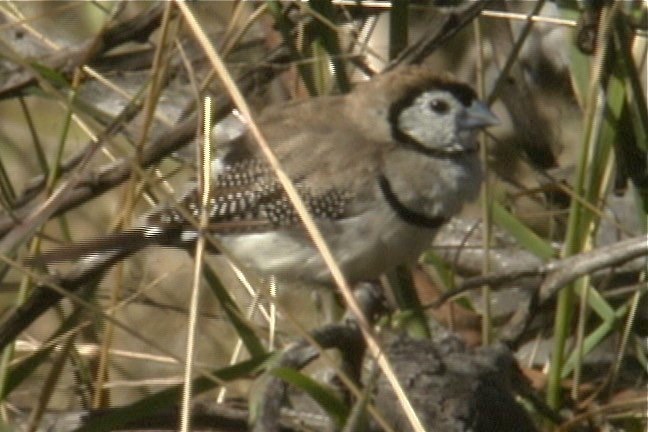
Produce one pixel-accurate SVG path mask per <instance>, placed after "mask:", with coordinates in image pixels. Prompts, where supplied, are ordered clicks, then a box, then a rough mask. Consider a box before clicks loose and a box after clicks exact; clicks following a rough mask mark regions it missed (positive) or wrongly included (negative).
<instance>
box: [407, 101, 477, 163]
mask: <svg viewBox="0 0 648 432" xmlns="http://www.w3.org/2000/svg"><path fill="white" fill-rule="evenodd" d="M464 111H465V107H464V106H463V105H462V104H461V102H459V100H458V99H457V98H456V97H454V96H453V95H452V93H450V92H449V91H446V90H431V91H428V92H425V93H423V94H421V95H419V96H418V97H417V98H416V99H414V101H413V102H412V104H411V105H410V106H409V107H407V108H405V109H403V110H402V111H401V113H400V115H399V116H398V128H399V130H400V131H401V132H402V133H404V134H406V135H407V136H409V137H410V138H412V139H413V140H414V141H416V142H417V143H418V144H420V145H422V146H424V147H427V148H431V149H439V150H450V151H455V150H454V149H456V148H460V149H461V148H462V147H463V146H464V144H466V143H463V142H461V141H460V139H458V138H459V135H458V134H457V120H458V118H459V117H460V116H461V115H462V113H463V112H464Z"/></svg>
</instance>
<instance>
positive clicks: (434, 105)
mask: <svg viewBox="0 0 648 432" xmlns="http://www.w3.org/2000/svg"><path fill="white" fill-rule="evenodd" d="M430 109H431V110H432V111H434V112H435V113H437V114H445V113H447V112H448V111H449V110H450V105H448V102H446V101H444V100H443V99H432V101H430Z"/></svg>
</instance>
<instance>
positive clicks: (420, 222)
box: [378, 175, 448, 229]
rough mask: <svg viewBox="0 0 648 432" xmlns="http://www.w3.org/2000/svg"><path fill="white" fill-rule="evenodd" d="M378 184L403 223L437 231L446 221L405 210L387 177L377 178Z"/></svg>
mask: <svg viewBox="0 0 648 432" xmlns="http://www.w3.org/2000/svg"><path fill="white" fill-rule="evenodd" d="M378 184H379V185H380V190H381V191H382V193H383V195H384V196H385V199H386V200H387V202H388V203H389V205H390V206H391V208H392V209H394V211H395V212H396V213H397V214H398V216H400V218H401V219H403V220H404V221H405V222H407V223H409V224H411V225H416V226H420V227H424V228H430V229H437V228H439V227H441V225H443V224H444V223H446V222H447V221H448V219H447V218H445V217H442V216H437V217H429V216H426V215H424V214H421V213H419V212H416V211H414V210H411V209H409V208H407V206H405V204H403V203H402V202H401V201H400V200H399V199H398V197H397V196H396V194H395V193H394V191H393V189H392V187H391V184H390V183H389V180H387V177H385V176H384V175H380V176H379V177H378Z"/></svg>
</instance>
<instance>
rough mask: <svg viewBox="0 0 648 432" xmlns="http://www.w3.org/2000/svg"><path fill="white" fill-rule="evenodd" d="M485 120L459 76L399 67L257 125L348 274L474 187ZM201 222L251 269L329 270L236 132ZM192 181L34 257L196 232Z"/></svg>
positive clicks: (375, 263) (388, 251) (402, 247)
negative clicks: (118, 226) (140, 213)
mask: <svg viewBox="0 0 648 432" xmlns="http://www.w3.org/2000/svg"><path fill="white" fill-rule="evenodd" d="M496 122H497V119H496V118H495V116H494V115H493V114H492V113H491V112H490V111H489V110H488V108H487V107H486V106H485V105H483V104H482V103H481V102H479V101H478V100H477V98H476V95H475V92H474V91H473V90H472V89H471V88H470V87H469V86H467V85H465V84H463V83H459V82H457V81H455V80H454V79H452V78H451V77H448V76H439V75H435V74H433V73H432V72H431V71H430V70H429V69H428V68H425V67H422V66H408V67H402V68H400V69H396V70H394V71H392V72H389V73H386V74H383V75H381V76H378V77H376V78H374V79H373V80H371V81H369V82H367V83H364V84H361V85H358V86H357V87H356V89H355V90H354V91H353V92H351V93H349V94H346V95H337V96H323V97H317V98H313V99H310V100H307V101H303V102H293V103H288V104H285V105H282V106H276V107H271V108H270V109H269V111H268V112H266V113H265V114H263V115H262V116H260V118H259V119H258V124H259V126H260V128H261V131H262V133H263V134H264V136H265V138H266V139H267V141H268V143H269V145H270V146H271V147H272V149H273V151H274V152H275V154H276V155H277V157H278V158H279V160H280V162H281V163H282V166H283V168H284V169H285V171H286V173H287V174H288V175H289V176H290V177H291V179H292V181H293V182H294V183H295V185H296V187H297V190H298V191H299V193H300V195H301V197H302V199H303V200H304V202H305V204H306V207H307V209H308V210H309V211H310V212H311V214H312V215H313V216H314V218H315V220H316V221H317V223H318V226H319V228H320V229H321V231H322V234H323V235H324V237H325V239H326V240H327V242H328V244H329V246H330V247H331V250H332V252H333V255H334V256H335V258H336V259H337V262H338V263H339V265H340V266H341V268H342V270H343V272H344V273H345V275H346V276H347V278H348V279H349V280H351V281H358V280H363V279H371V278H376V277H377V276H379V275H380V274H382V273H383V272H385V271H387V270H389V269H390V268H392V267H393V266H395V265H398V264H402V263H405V262H407V261H411V260H413V259H415V258H416V257H417V256H418V255H419V254H420V253H421V252H422V251H423V250H424V249H425V248H426V247H428V246H429V244H430V241H431V239H432V237H433V235H434V233H435V231H436V229H437V228H439V226H440V225H442V224H443V223H444V222H445V221H447V220H448V219H449V218H450V217H452V216H453V215H455V214H456V213H457V212H458V211H459V209H460V208H461V206H462V204H463V203H464V202H465V201H468V200H471V199H474V198H475V197H476V195H477V193H478V190H479V185H480V183H481V178H482V173H481V169H480V164H479V160H478V156H477V149H478V146H477V141H476V132H477V131H478V130H479V129H481V128H483V127H486V126H490V125H493V124H495V123H496ZM216 165H217V166H218V169H217V170H216V176H215V179H214V184H213V187H212V190H213V191H214V192H213V196H211V197H210V200H209V208H208V212H209V215H210V231H211V232H212V233H214V234H215V235H217V236H218V238H219V240H220V242H221V243H222V244H223V245H224V246H225V247H226V248H227V249H228V250H229V251H230V252H231V253H232V254H233V255H234V256H236V257H237V258H238V259H239V261H240V262H242V263H243V264H245V265H248V266H250V267H253V268H255V269H257V270H259V271H260V272H261V273H262V274H268V275H270V274H272V275H276V276H279V277H289V278H299V279H306V280H314V281H318V282H327V281H328V280H329V272H328V269H327V267H326V265H325V264H324V262H323V260H322V258H321V257H320V255H319V253H318V252H317V250H316V248H315V246H314V245H313V244H312V242H311V240H310V238H309V237H308V235H307V233H306V232H305V230H304V228H303V226H302V225H301V223H300V221H299V218H298V216H297V213H296V211H295V210H294V208H293V206H292V204H291V203H290V201H289V200H288V198H287V195H286V193H285V191H284V190H283V188H282V187H281V185H280V184H279V181H278V179H277V178H276V176H275V175H274V173H273V171H272V169H271V168H270V167H269V166H268V165H267V163H266V162H265V160H264V158H263V156H262V155H261V154H260V152H259V151H258V150H257V145H256V143H255V142H253V139H252V137H251V136H248V135H244V136H243V137H242V138H240V139H239V140H237V141H236V142H234V143H231V144H230V145H229V147H228V150H227V151H225V152H224V154H223V156H222V157H221V158H220V159H219V160H218V161H217V163H216ZM199 202H200V197H199V196H197V193H196V192H195V191H192V192H189V193H188V194H187V195H185V196H184V197H183V198H182V199H181V201H180V202H179V203H178V204H177V205H176V206H169V207H166V208H161V209H158V210H156V211H154V212H152V213H151V214H150V215H149V216H148V217H147V218H146V221H145V223H144V225H143V226H142V228H138V229H135V230H131V231H128V232H124V233H119V234H115V235H114V236H113V237H112V238H110V237H109V238H106V239H103V240H100V241H92V242H88V243H86V244H84V245H81V246H79V247H75V246H70V247H69V248H67V249H63V250H59V251H56V252H53V253H46V254H45V255H44V256H43V257H42V259H43V260H44V261H51V260H57V259H58V260H61V259H74V258H78V257H80V256H83V255H84V254H92V255H96V254H100V253H101V252H102V250H113V251H115V250H119V249H120V248H121V249H122V252H124V253H125V252H126V251H128V252H129V253H132V252H135V251H137V250H140V249H141V248H142V247H144V246H147V245H152V244H157V245H164V246H184V245H189V244H191V243H192V241H193V240H195V238H196V231H195V228H194V226H193V225H192V224H189V223H188V222H187V221H186V219H185V217H184V216H183V215H184V214H186V213H185V212H182V211H179V210H178V209H177V207H182V208H184V209H185V210H186V211H188V212H189V213H190V214H193V215H194V216H197V215H198V212H199V208H198V203H199Z"/></svg>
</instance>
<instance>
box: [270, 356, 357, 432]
mask: <svg viewBox="0 0 648 432" xmlns="http://www.w3.org/2000/svg"><path fill="white" fill-rule="evenodd" d="M270 373H271V374H273V375H274V376H276V377H278V378H281V379H282V380H284V381H286V382H287V383H290V384H292V385H294V386H295V387H297V388H299V389H301V390H302V391H304V392H305V393H307V394H308V395H309V396H310V397H311V398H313V400H314V401H315V402H317V403H318V404H319V406H320V407H322V409H323V410H324V411H326V413H327V414H328V415H329V416H331V418H332V419H333V420H334V421H335V423H336V424H337V425H338V426H341V425H343V424H344V422H345V420H346V418H347V416H348V415H349V408H348V407H347V406H346V405H345V404H344V403H343V402H342V401H341V400H340V399H339V398H338V397H337V396H336V395H335V393H333V391H332V390H331V389H330V388H328V387H326V386H325V385H323V384H321V383H319V382H317V381H315V380H314V379H312V378H310V377H308V376H306V375H304V374H303V373H301V372H298V371H296V370H294V369H290V368H285V367H279V368H276V369H273V370H271V371H270Z"/></svg>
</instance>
